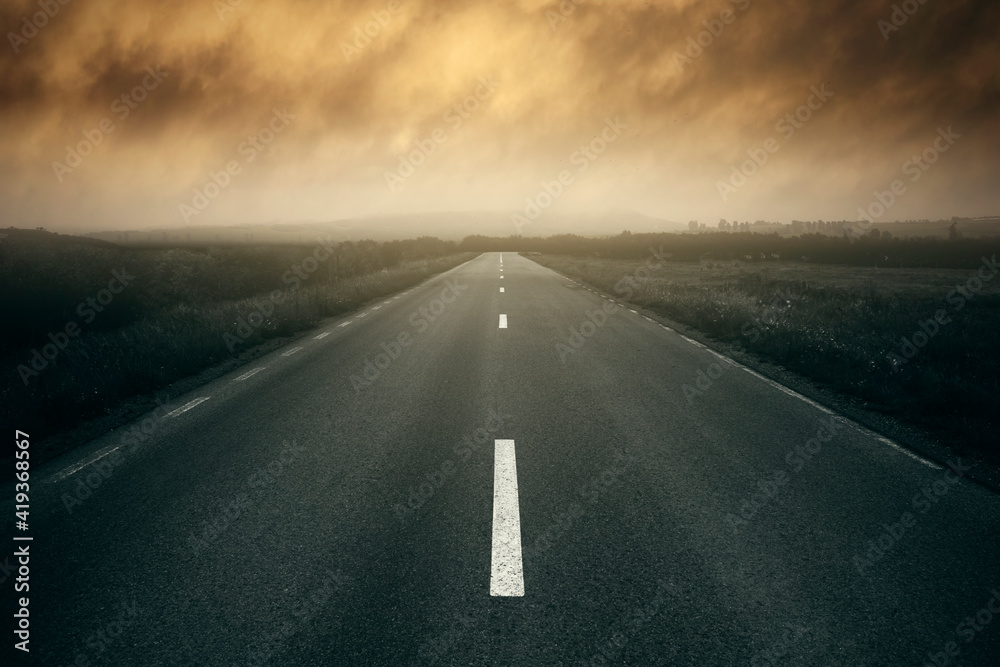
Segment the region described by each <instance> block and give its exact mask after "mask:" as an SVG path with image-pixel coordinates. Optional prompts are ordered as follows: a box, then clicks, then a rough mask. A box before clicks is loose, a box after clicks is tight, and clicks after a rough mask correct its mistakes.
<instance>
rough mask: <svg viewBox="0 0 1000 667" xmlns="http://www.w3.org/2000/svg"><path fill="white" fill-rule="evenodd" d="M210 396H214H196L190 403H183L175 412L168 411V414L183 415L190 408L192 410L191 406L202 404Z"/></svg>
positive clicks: (169, 415)
mask: <svg viewBox="0 0 1000 667" xmlns="http://www.w3.org/2000/svg"><path fill="white" fill-rule="evenodd" d="M210 398H212V397H211V396H202V397H201V398H196V399H194V400H193V401H191V402H190V403H188V404H186V405H182V406H181V407H179V408H177V409H176V410H174V411H173V412H168V413H167V416H168V417H176V416H178V415H181V414H183V413H185V412H187V411H188V410H190V409H191V408H193V407H195V406H196V405H200V404H202V403H204V402H205V401H207V400H208V399H210Z"/></svg>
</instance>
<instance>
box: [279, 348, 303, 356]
mask: <svg viewBox="0 0 1000 667" xmlns="http://www.w3.org/2000/svg"><path fill="white" fill-rule="evenodd" d="M301 349H302V348H301V347H293V348H292V349H290V350H289V351H288V352H284V353H282V355H281V356H283V357H290V356H292V355H293V354H295V353H296V352H298V351H299V350H301Z"/></svg>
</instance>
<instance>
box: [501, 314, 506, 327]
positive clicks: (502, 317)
mask: <svg viewBox="0 0 1000 667" xmlns="http://www.w3.org/2000/svg"><path fill="white" fill-rule="evenodd" d="M500 328H501V329H506V328H507V316H506V315H501V316H500Z"/></svg>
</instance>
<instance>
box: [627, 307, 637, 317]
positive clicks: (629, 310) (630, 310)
mask: <svg viewBox="0 0 1000 667" xmlns="http://www.w3.org/2000/svg"><path fill="white" fill-rule="evenodd" d="M628 312H630V313H632V314H633V315H638V314H639V313H637V312H636V311H634V310H632V309H631V308H629V309H628Z"/></svg>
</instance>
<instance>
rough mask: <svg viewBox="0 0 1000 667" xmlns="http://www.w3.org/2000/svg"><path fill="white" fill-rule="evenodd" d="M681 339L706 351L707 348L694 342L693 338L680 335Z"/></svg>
mask: <svg viewBox="0 0 1000 667" xmlns="http://www.w3.org/2000/svg"><path fill="white" fill-rule="evenodd" d="M681 338H683V339H684V340H686V341H687V342H689V343H691V344H692V345H694V346H695V347H700V348H703V349H706V350H707V349H708V348H707V347H705V346H704V345H703V344H702V343H699V342H698V341H696V340H695V339H694V338H688V337H687V336H685V335H684V334H681Z"/></svg>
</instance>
